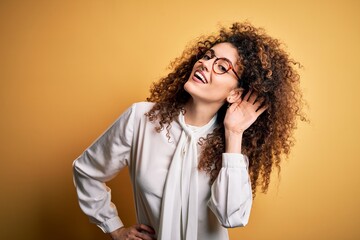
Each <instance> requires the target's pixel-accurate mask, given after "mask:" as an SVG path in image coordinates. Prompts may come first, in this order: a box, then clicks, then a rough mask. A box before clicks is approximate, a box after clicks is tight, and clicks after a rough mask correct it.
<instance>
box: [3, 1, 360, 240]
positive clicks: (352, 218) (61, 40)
mask: <svg viewBox="0 0 360 240" xmlns="http://www.w3.org/2000/svg"><path fill="white" fill-rule="evenodd" d="M245 19H248V20H249V21H250V22H252V23H253V24H254V25H256V26H261V27H264V28H265V29H267V31H268V33H269V34H270V35H272V36H274V37H277V38H279V39H281V40H282V41H283V42H284V43H286V46H287V49H288V51H289V52H290V53H291V56H292V57H293V58H295V59H296V60H298V61H300V62H301V63H302V64H303V65H304V66H305V67H304V69H302V70H301V71H300V74H301V76H302V82H301V88H302V89H303V91H304V96H305V98H306V99H307V101H308V104H309V109H308V110H307V112H308V116H309V118H310V120H311V123H310V124H303V123H301V124H299V128H298V130H297V131H296V139H297V144H296V146H295V147H294V149H293V152H292V154H291V156H290V158H289V160H288V161H284V164H283V168H282V172H281V180H280V181H278V180H277V179H276V178H273V181H272V184H271V188H270V190H269V193H268V194H266V195H264V194H258V196H257V198H256V199H255V202H254V206H253V210H252V215H251V219H250V222H249V225H248V226H247V227H245V228H238V229H232V230H231V231H230V235H231V239H246V240H262V239H270V240H272V239H274V240H278V239H280V240H282V239H284V240H303V239H334V240H335V239H336V240H337V239H360V230H359V229H360V220H359V219H360V207H359V203H360V201H359V200H360V187H359V184H360V177H359V169H360V163H359V162H360V161H359V160H360V157H359V147H360V146H359V143H358V138H359V129H360V126H359V125H360V124H359V122H360V121H359V120H360V119H359V117H360V114H359V102H360V93H359V90H360V89H359V87H360V78H359V65H360V61H359V56H360V47H359V44H360V3H359V1H355V0H354V1H346V0H337V1H331V0H327V1H310V0H309V1H290V0H274V1H248V0H247V1H243V0H236V1H225V0H223V1H212V0H208V1H161V0H152V1H120V0H119V1H115V0H114V1H90V0H86V1H85V0H84V1H46V0H43V1H40V0H33V1H5V0H2V1H1V2H0V111H1V112H0V113H1V115H0V132H1V134H0V154H1V174H0V184H1V185H0V187H1V189H0V194H1V197H0V213H1V215H0V239H4V240H7V239H36V240H38V239H40V240H42V239H52V240H57V239H59V240H60V239H62V240H64V239H66V240H71V239H87V240H92V239H94V240H95V239H107V236H106V235H104V234H103V233H102V232H101V231H100V230H99V229H98V228H97V227H95V226H94V225H91V224H89V223H88V220H87V217H86V216H85V215H84V214H82V212H81V211H80V209H79V207H78V203H77V200H76V195H75V189H74V187H73V183H72V173H71V164H72V161H73V160H74V159H75V158H76V157H77V156H78V155H79V154H81V152H82V151H83V150H84V149H85V148H86V147H87V146H88V145H89V144H90V143H91V142H92V141H93V140H94V139H96V138H97V137H98V136H99V135H100V134H101V133H102V132H103V131H104V130H105V129H106V128H107V127H108V126H109V125H110V124H111V123H112V122H113V121H114V120H115V119H116V118H117V117H118V116H119V114H121V113H122V112H123V111H124V110H125V109H126V108H127V107H128V106H129V105H130V104H131V103H133V102H135V101H142V100H144V99H145V98H146V96H148V89H149V86H150V84H151V82H153V81H156V80H158V79H159V78H160V77H161V76H163V75H164V74H165V73H166V71H167V69H166V67H167V66H168V64H169V62H170V61H171V60H172V59H174V58H175V57H177V56H179V54H180V53H181V52H182V50H183V49H184V47H185V46H186V44H187V43H188V42H189V41H191V40H193V39H194V38H196V37H198V36H199V35H201V34H208V33H211V32H214V31H216V30H217V29H218V26H219V24H224V25H229V24H230V23H232V22H233V21H242V20H245ZM274 177H276V176H275V175H274ZM110 185H111V187H112V189H113V195H114V196H113V198H114V201H115V202H116V203H117V205H118V210H119V212H120V215H121V217H122V218H123V219H124V222H125V223H126V224H133V223H134V222H135V218H134V213H133V212H134V209H133V204H132V196H131V194H132V193H131V191H130V182H129V180H128V175H127V172H126V171H123V172H122V173H121V174H120V175H119V177H118V178H116V179H115V180H114V181H112V182H111V183H110ZM125 186H126V187H125Z"/></svg>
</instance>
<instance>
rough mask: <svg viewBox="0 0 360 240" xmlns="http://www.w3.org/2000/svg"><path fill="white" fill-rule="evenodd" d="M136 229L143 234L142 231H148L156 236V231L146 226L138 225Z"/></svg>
mask: <svg viewBox="0 0 360 240" xmlns="http://www.w3.org/2000/svg"><path fill="white" fill-rule="evenodd" d="M136 229H137V230H138V231H139V232H141V231H146V232H148V233H150V234H154V233H155V230H154V229H153V228H152V227H149V226H147V225H145V224H138V225H136Z"/></svg>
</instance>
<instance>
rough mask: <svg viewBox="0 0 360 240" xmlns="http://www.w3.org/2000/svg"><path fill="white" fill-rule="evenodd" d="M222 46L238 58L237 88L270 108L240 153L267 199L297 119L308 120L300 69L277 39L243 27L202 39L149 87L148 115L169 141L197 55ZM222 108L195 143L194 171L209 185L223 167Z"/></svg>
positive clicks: (254, 186)
mask: <svg viewBox="0 0 360 240" xmlns="http://www.w3.org/2000/svg"><path fill="white" fill-rule="evenodd" d="M224 42H227V43H231V44H232V45H233V46H234V47H235V48H236V49H237V52H238V54H239V57H240V65H241V67H240V69H239V70H238V71H239V72H238V75H239V76H240V78H241V79H240V81H239V87H242V88H243V89H244V91H243V94H246V92H247V91H249V90H254V91H256V92H257V93H258V95H259V97H262V98H264V99H265V100H264V104H266V105H267V106H268V108H267V110H266V111H265V112H264V113H263V114H261V115H260V116H259V117H258V119H257V120H256V121H255V122H254V123H253V124H252V125H251V126H250V127H249V128H248V129H247V130H246V131H245V132H244V134H243V142H242V144H243V145H242V149H243V153H244V154H245V155H247V156H248V158H249V175H250V180H251V186H252V192H253V196H254V197H255V194H256V189H257V186H260V187H261V190H262V192H264V193H266V191H267V189H268V186H269V183H270V175H271V171H272V169H273V168H274V167H276V168H277V169H278V172H280V163H281V158H282V157H283V156H285V157H287V156H288V155H289V153H290V148H291V147H292V146H293V144H294V138H293V132H294V129H295V128H296V121H297V118H300V120H302V121H305V120H306V117H305V115H304V113H303V112H302V107H303V99H302V94H301V91H300V89H299V83H300V82H299V74H298V73H297V71H296V70H295V68H296V67H300V64H299V63H298V62H295V61H294V60H292V59H290V58H289V56H288V54H287V53H286V52H285V51H284V50H282V49H281V43H280V42H279V41H278V40H277V39H274V38H271V37H270V36H268V35H267V34H266V33H265V31H264V30H263V29H262V28H255V27H254V26H252V25H251V24H250V23H247V22H245V23H234V24H233V25H232V26H231V27H230V28H229V29H227V28H224V27H223V28H221V29H220V31H219V33H218V34H217V35H211V36H202V37H200V38H199V39H197V41H196V42H195V43H193V44H191V45H190V46H188V47H187V48H186V49H185V51H184V52H183V54H182V56H181V57H180V58H177V59H175V60H174V61H173V62H172V64H171V65H170V68H171V69H172V72H170V73H169V74H168V75H167V76H166V77H164V78H162V79H160V81H159V82H157V83H154V84H153V86H152V88H151V91H150V92H151V94H150V97H148V98H147V101H151V102H155V105H154V106H153V108H152V109H151V110H150V111H149V112H148V113H147V114H146V115H147V117H148V119H149V120H150V121H157V122H158V126H157V127H156V130H157V131H158V132H160V131H162V130H164V128H165V129H166V131H167V134H166V135H167V137H168V138H169V139H170V133H169V131H170V129H171V122H172V121H173V120H175V119H176V118H177V117H178V115H179V114H180V112H184V111H185V110H184V106H185V104H186V102H187V101H188V100H189V99H190V97H191V96H190V94H189V93H187V92H186V91H185V90H184V84H185V83H186V81H187V80H188V79H189V77H190V74H191V71H192V68H193V66H194V64H195V62H196V61H197V56H196V55H197V54H198V53H199V49H200V48H211V47H213V46H214V45H216V44H218V43H224ZM243 96H244V95H243ZM226 108H227V104H226V103H224V105H223V106H222V107H221V108H220V109H219V111H218V114H217V126H216V128H215V129H214V131H213V132H212V133H211V134H208V135H207V137H206V138H202V139H200V141H199V144H200V145H201V146H202V152H201V155H200V162H199V165H198V168H199V170H203V171H205V172H207V173H208V174H209V175H210V178H211V182H213V181H214V180H215V178H216V177H217V175H218V173H219V171H220V169H221V166H222V153H223V152H224V151H225V130H224V124H223V120H224V117H225V113H226Z"/></svg>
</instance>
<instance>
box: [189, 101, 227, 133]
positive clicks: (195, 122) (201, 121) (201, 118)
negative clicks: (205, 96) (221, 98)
mask: <svg viewBox="0 0 360 240" xmlns="http://www.w3.org/2000/svg"><path fill="white" fill-rule="evenodd" d="M220 107H221V105H220V104H219V103H213V104H211V103H203V102H196V101H194V100H193V99H192V98H190V99H189V101H188V102H187V103H186V104H185V110H186V113H185V123H186V124H189V125H192V126H198V127H201V126H204V125H206V124H207V123H208V122H209V121H210V120H211V119H212V118H213V117H214V116H215V114H216V113H217V111H218V110H219V108H220Z"/></svg>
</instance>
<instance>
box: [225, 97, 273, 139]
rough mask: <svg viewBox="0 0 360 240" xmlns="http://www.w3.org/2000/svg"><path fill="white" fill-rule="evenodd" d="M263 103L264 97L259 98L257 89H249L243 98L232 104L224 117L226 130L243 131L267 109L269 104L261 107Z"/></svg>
mask: <svg viewBox="0 0 360 240" xmlns="http://www.w3.org/2000/svg"><path fill="white" fill-rule="evenodd" d="M262 103H263V99H261V98H258V94H257V93H256V92H255V91H249V92H248V93H247V94H246V95H245V96H244V97H243V98H242V99H239V100H238V101H236V102H234V103H233V104H231V106H230V107H229V108H228V110H227V112H226V115H225V119H224V126H225V131H230V132H233V133H243V132H244V131H245V130H246V129H248V128H249V127H250V126H251V124H253V123H254V122H255V120H256V119H257V118H258V117H259V116H260V114H262V113H263V112H264V111H265V110H266V109H267V106H262V107H261V108H260V106H261V105H262Z"/></svg>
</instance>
